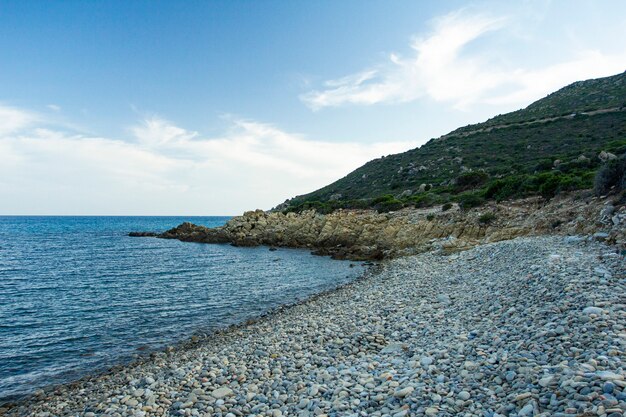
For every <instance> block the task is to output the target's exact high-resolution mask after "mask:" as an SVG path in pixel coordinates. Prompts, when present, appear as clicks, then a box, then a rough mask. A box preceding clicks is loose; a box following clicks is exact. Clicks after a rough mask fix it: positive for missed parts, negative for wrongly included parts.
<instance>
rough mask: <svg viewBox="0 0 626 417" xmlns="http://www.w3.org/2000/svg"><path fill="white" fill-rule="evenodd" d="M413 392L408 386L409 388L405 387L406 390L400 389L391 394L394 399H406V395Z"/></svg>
mask: <svg viewBox="0 0 626 417" xmlns="http://www.w3.org/2000/svg"><path fill="white" fill-rule="evenodd" d="M413 390H415V388H413V387H410V386H409V387H406V388H402V389H400V390H397V391H395V392H394V393H393V396H394V397H397V398H404V397H406V396H407V395H409V394H411V393H412V392H413Z"/></svg>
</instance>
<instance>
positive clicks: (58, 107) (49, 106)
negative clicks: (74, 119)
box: [46, 104, 61, 112]
mask: <svg viewBox="0 0 626 417" xmlns="http://www.w3.org/2000/svg"><path fill="white" fill-rule="evenodd" d="M46 107H47V108H49V109H50V110H52V111H55V112H60V111H61V106H57V105H56V104H48V105H47V106H46Z"/></svg>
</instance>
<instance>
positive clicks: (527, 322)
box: [4, 236, 626, 417]
mask: <svg viewBox="0 0 626 417" xmlns="http://www.w3.org/2000/svg"><path fill="white" fill-rule="evenodd" d="M511 256H515V258H516V262H515V263H514V264H512V263H511V262H510V257H511ZM624 272H625V271H624V259H623V256H622V255H619V254H616V253H615V249H614V248H611V247H609V246H606V245H602V244H599V243H597V242H586V241H581V240H579V239H569V240H568V238H564V237H554V236H550V237H547V236H542V237H527V238H520V239H515V240H511V241H505V242H499V243H492V244H487V245H482V246H478V247H476V248H474V249H471V250H469V251H465V252H462V253H459V254H454V255H451V256H442V255H437V254H434V253H425V254H421V255H416V256H412V257H407V258H399V259H396V260H392V261H389V262H385V264H384V265H383V266H381V267H379V268H378V270H376V271H371V270H370V271H366V273H365V274H364V275H363V276H362V277H361V278H359V279H357V280H355V281H352V282H350V283H347V284H345V285H343V286H341V287H340V288H336V289H334V290H330V291H326V292H324V293H320V294H317V295H314V296H312V297H309V298H307V299H306V300H302V302H299V303H296V304H295V305H291V306H288V307H279V308H277V309H276V310H277V311H273V312H272V313H271V314H267V315H265V316H262V317H260V318H259V319H257V320H254V321H252V322H245V323H242V324H240V325H237V326H231V327H229V328H227V329H225V330H223V331H219V332H216V333H215V334H214V335H212V336H211V337H210V338H209V339H208V340H206V341H200V342H199V343H192V344H186V345H185V344H181V345H177V346H176V348H174V350H173V351H165V352H158V353H155V354H153V355H151V356H150V358H149V360H145V361H142V362H140V363H136V364H133V365H132V366H122V367H119V369H118V368H115V369H112V370H111V373H109V374H106V375H100V376H97V377H95V376H91V377H89V378H86V379H84V380H81V381H79V382H77V383H74V384H72V385H71V386H63V387H59V388H58V392H57V394H58V395H55V394H50V395H49V396H48V398H43V397H39V398H31V399H29V400H28V401H27V402H24V403H23V404H21V405H19V406H14V407H13V408H10V409H8V410H4V414H6V415H9V416H17V415H36V416H40V417H46V416H53V415H54V416H57V415H58V416H61V415H72V416H74V415H80V416H85V417H93V416H95V415H111V416H114V415H115V416H153V415H154V416H160V415H193V416H195V415H200V416H228V417H232V416H238V415H256V416H282V415H298V414H299V413H300V414H302V413H304V414H302V415H326V414H328V415H329V416H330V415H346V414H350V413H353V414H354V413H358V412H359V410H361V411H363V412H367V413H368V414H369V415H378V416H383V415H390V416H399V417H400V416H406V415H442V416H444V415H445V416H447V415H457V414H458V413H464V415H492V416H496V415H505V414H504V413H505V412H506V414H511V413H512V414H511V415H518V416H530V415H542V416H547V415H555V416H562V417H563V416H568V415H569V416H573V415H576V413H578V412H582V411H583V409H584V410H585V411H587V410H589V412H592V411H593V412H594V413H595V415H599V416H602V415H606V416H611V417H617V416H621V415H623V413H624V411H626V393H625V392H624V389H625V388H626V381H625V378H626V368H625V366H626V365H624V363H623V362H622V361H621V358H622V357H623V356H624V352H625V351H626V348H625V346H624V344H626V332H624V329H625V325H626V316H624V314H623V307H624V304H625V303H626V300H624V297H623V295H620V294H623V293H624V290H625V287H626V282H624V279H623V276H624ZM483 297H488V298H489V299H490V302H489V303H484V300H485V298H483ZM480 300H483V302H480ZM582 329H586V330H585V331H584V332H583V331H582ZM590 332H591V333H590ZM590 335H593V337H591V336H590ZM620 341H621V342H620ZM620 343H621V344H620ZM607 345H608V347H607ZM540 346H542V348H541V349H539V347H540ZM564 346H572V347H576V349H575V350H573V351H570V350H568V349H569V348H567V349H565V348H564ZM507 352H508V353H507ZM541 352H543V353H541ZM565 364H566V365H565ZM479 381H480V382H479ZM574 382H575V383H574ZM558 386H560V387H562V388H560V389H559V390H557V391H558V392H560V394H559V395H558V396H557V397H556V399H551V398H552V397H551V395H553V394H554V392H556V391H555V390H556V389H557V388H555V387H558ZM485 390H486V391H485ZM581 390H582V391H581ZM581 392H582V394H581ZM600 411H602V412H600ZM484 413H491V414H484ZM546 413H548V414H546Z"/></svg>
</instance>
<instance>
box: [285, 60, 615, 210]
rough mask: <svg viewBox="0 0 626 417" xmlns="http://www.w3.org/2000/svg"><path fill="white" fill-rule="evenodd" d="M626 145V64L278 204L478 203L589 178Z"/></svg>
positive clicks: (384, 206)
mask: <svg viewBox="0 0 626 417" xmlns="http://www.w3.org/2000/svg"><path fill="white" fill-rule="evenodd" d="M624 153H626V72H624V73H621V74H618V75H614V76H611V77H606V78H600V79H594V80H587V81H578V82H575V83H573V84H571V85H569V86H567V87H564V88H562V89H560V90H558V91H556V92H554V93H552V94H550V95H548V96H547V97H545V98H543V99H541V100H538V101H536V102H534V103H532V104H530V105H529V106H528V107H526V108H524V109H521V110H518V111H514V112H511V113H508V114H505V115H499V116H496V117H494V118H492V119H489V120H487V121H486V122H484V123H479V124H475V125H470V126H465V127H463V128H459V129H456V130H454V131H453V132H451V133H449V134H447V135H444V136H442V137H440V138H437V139H431V140H430V141H429V142H428V143H426V144H424V145H423V146H421V147H419V148H416V149H412V150H409V151H407V152H404V153H400V154H395V155H389V156H386V157H382V158H378V159H375V160H373V161H370V162H368V163H366V164H365V165H363V166H362V167H360V168H358V169H356V170H355V171H353V172H351V173H350V174H348V175H347V176H346V177H344V178H342V179H340V180H338V181H336V182H334V183H332V184H330V185H328V186H326V187H323V188H321V189H319V190H317V191H314V192H312V193H310V194H306V195H302V196H298V197H295V198H293V199H291V200H288V201H287V202H285V203H284V204H283V205H281V206H279V207H278V208H279V209H282V210H286V211H301V210H303V209H308V208H316V209H318V210H319V211H323V212H328V211H332V210H334V209H337V208H364V207H376V208H378V209H379V210H380V211H386V210H395V209H398V208H401V207H403V206H406V205H413V206H418V207H423V206H429V205H435V204H444V203H446V202H449V201H456V202H459V203H460V204H461V205H462V206H463V205H465V206H472V205H476V204H480V203H481V201H482V200H484V199H496V200H501V199H505V198H509V197H522V196H527V195H534V194H541V195H544V196H546V197H551V196H553V195H555V194H557V193H559V192H561V191H568V190H575V189H584V188H591V187H592V185H593V178H594V176H595V173H596V171H597V170H598V168H599V167H600V166H601V165H602V164H603V163H604V162H606V161H607V160H609V159H614V158H616V156H617V155H621V154H624Z"/></svg>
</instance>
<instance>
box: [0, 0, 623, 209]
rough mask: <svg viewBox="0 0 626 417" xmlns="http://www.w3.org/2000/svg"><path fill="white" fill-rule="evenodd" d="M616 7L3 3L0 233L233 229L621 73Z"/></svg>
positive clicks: (619, 9)
mask: <svg viewBox="0 0 626 417" xmlns="http://www.w3.org/2000/svg"><path fill="white" fill-rule="evenodd" d="M623 39H626V2H624V1H623V0H615V1H610V0H604V1H602V0H599V1H582V0H567V1H566V0H562V1H547V0H541V1H540V0H536V1H535V0H533V1H523V0H522V1H516V2H502V1H477V2H461V1H454V0H452V1H446V2H442V1H419V2H417V1H413V0H409V1H402V0H397V1H393V2H388V1H373V0H365V1H352V0H343V1H340V2H337V1H330V0H326V1H322V0H320V1H314V2H294V1H286V0H285V1H269V0H267V1H259V2H251V1H238V0H234V1H185V2H173V1H148V0H135V1H132V2H128V1H112V0H110V1H106V0H103V1H98V2H85V1H78V0H76V1H67V0H66V1H63V0H60V1H55V2H49V1H43V0H32V1H21V0H13V1H6V0H0V215H1V214H12V215H31V214H32V215H35V214H36V215H45V214H50V215H235V214H239V213H241V212H243V211H245V210H250V209H256V208H261V209H269V208H271V207H273V206H276V205H277V204H279V203H281V202H283V201H284V200H285V199H287V198H290V197H293V196H295V195H300V194H304V193H307V192H311V191H314V190H315V189H318V188H320V187H322V186H324V185H327V184H329V183H331V182H333V181H334V180H336V179H339V178H341V177H343V176H345V175H346V174H348V173H349V172H351V171H352V170H354V169H356V168H358V167H359V166H361V165H362V164H364V163H365V162H367V161H369V160H371V159H374V158H378V157H380V156H382V155H388V154H392V153H398V152H402V151H405V150H408V149H412V148H415V147H416V146H420V145H422V144H424V143H426V142H427V141H428V140H429V139H431V138H434V137H438V136H440V135H443V134H446V133H448V132H449V131H451V130H453V129H455V128H457V127H460V126H464V125H467V124H470V123H477V122H481V121H484V120H486V119H487V118H489V117H492V116H495V115H497V114H501V113H506V112H509V111H512V110H516V109H519V108H522V107H525V106H527V105H528V104H530V103H531V102H533V101H535V100H537V99H540V98H542V97H544V96H546V95H547V94H548V93H550V92H552V91H555V90H557V89H558V88H561V87H563V86H565V85H567V84H569V83H571V82H574V81H577V80H582V79H589V78H597V77H602V76H608V75H613V74H617V73H620V72H623V71H624V70H626V42H623Z"/></svg>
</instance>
